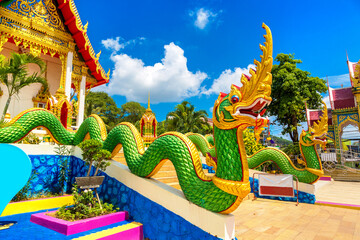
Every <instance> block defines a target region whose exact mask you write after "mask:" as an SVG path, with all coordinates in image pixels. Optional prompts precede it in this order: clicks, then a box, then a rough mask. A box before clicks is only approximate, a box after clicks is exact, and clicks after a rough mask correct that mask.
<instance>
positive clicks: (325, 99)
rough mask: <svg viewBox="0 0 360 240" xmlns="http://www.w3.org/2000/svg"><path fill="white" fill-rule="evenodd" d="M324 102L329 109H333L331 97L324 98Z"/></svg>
mask: <svg viewBox="0 0 360 240" xmlns="http://www.w3.org/2000/svg"><path fill="white" fill-rule="evenodd" d="M322 100H323V102H324V103H325V104H326V107H327V108H331V105H330V98H329V96H326V97H324V98H323V99H322Z"/></svg>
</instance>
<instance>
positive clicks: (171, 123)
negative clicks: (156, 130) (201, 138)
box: [167, 101, 209, 134]
mask: <svg viewBox="0 0 360 240" xmlns="http://www.w3.org/2000/svg"><path fill="white" fill-rule="evenodd" d="M207 116H208V114H207V112H206V111H204V110H199V111H195V107H194V105H192V104H191V103H189V102H187V101H183V102H182V103H181V104H178V105H176V107H175V111H173V112H170V113H168V116H167V119H168V121H167V124H168V126H167V129H168V130H175V131H178V132H181V133H187V132H194V133H202V134H204V133H206V132H207V131H208V130H209V124H208V123H207Z"/></svg>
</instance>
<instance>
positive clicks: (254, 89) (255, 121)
mask: <svg viewBox="0 0 360 240" xmlns="http://www.w3.org/2000/svg"><path fill="white" fill-rule="evenodd" d="M262 27H263V28H264V29H265V30H266V35H264V37H265V40H266V41H265V44H264V46H263V45H260V49H261V51H262V52H263V55H261V56H260V57H261V62H259V61H257V60H254V63H255V65H256V69H255V70H254V69H251V70H250V75H251V76H250V77H249V76H246V75H244V74H243V75H242V76H241V83H242V86H241V87H238V86H236V85H232V86H231V90H230V93H229V94H225V93H220V95H219V97H218V99H217V100H216V101H215V105H214V110H213V122H214V124H215V126H216V127H218V128H220V129H233V128H241V129H245V128H247V127H250V126H254V127H255V136H257V137H258V136H259V135H260V133H261V131H262V130H263V128H264V127H266V126H267V124H268V122H269V120H268V119H267V118H263V117H262V116H263V114H264V113H265V111H266V106H267V105H269V104H270V102H271V100H272V99H271V97H270V94H271V83H272V75H271V68H272V64H273V58H272V51H273V49H272V47H273V44H272V36H271V31H270V29H269V27H268V26H266V25H265V24H264V23H263V25H262Z"/></svg>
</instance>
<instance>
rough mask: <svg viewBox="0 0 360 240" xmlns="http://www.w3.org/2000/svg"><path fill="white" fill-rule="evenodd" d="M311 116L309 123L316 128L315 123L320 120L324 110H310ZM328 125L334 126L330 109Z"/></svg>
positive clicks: (309, 115)
mask: <svg viewBox="0 0 360 240" xmlns="http://www.w3.org/2000/svg"><path fill="white" fill-rule="evenodd" d="M308 111H309V114H308V117H309V122H310V126H314V122H316V121H318V120H319V119H320V117H321V116H322V114H323V112H322V111H323V110H322V109H319V110H308ZM328 125H329V126H330V125H332V114H331V109H330V108H328Z"/></svg>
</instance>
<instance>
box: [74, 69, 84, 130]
mask: <svg viewBox="0 0 360 240" xmlns="http://www.w3.org/2000/svg"><path fill="white" fill-rule="evenodd" d="M85 86H86V76H84V75H83V76H82V78H81V82H80V90H79V96H78V103H79V108H78V115H77V118H76V126H77V127H80V125H81V123H82V122H83V121H84V110H85V91H86V89H85Z"/></svg>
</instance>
